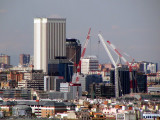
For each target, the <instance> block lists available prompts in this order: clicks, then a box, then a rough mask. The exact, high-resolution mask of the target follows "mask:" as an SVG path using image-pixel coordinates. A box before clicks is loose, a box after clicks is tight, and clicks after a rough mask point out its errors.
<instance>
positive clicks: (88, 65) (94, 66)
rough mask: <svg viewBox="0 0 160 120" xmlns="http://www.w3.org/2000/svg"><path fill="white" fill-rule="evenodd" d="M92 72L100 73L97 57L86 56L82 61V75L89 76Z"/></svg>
mask: <svg viewBox="0 0 160 120" xmlns="http://www.w3.org/2000/svg"><path fill="white" fill-rule="evenodd" d="M90 71H98V59H97V57H96V56H85V57H84V58H83V59H82V60H81V73H83V74H88V73H89V72H90Z"/></svg>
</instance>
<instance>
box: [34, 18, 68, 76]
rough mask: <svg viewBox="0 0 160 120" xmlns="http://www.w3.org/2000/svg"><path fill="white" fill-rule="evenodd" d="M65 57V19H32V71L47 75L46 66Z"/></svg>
mask: <svg viewBox="0 0 160 120" xmlns="http://www.w3.org/2000/svg"><path fill="white" fill-rule="evenodd" d="M65 56H66V19H63V18H35V19H34V69H35V70H43V72H46V73H48V64H52V62H53V61H54V59H56V58H57V57H58V58H59V57H60V58H61V57H62V58H63V57H65Z"/></svg>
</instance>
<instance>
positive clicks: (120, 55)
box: [107, 41, 137, 93]
mask: <svg viewBox="0 0 160 120" xmlns="http://www.w3.org/2000/svg"><path fill="white" fill-rule="evenodd" d="M107 43H108V44H109V45H110V46H111V48H112V49H113V50H114V51H115V52H116V54H117V55H118V56H119V57H120V58H121V59H122V60H123V61H124V62H125V63H126V64H127V65H128V67H129V77H130V93H133V74H132V70H133V69H132V67H133V66H132V64H129V62H128V61H127V60H126V59H125V58H124V57H123V56H122V54H121V53H120V52H119V51H118V50H117V48H116V47H115V46H114V45H113V44H112V43H111V42H110V41H107ZM135 83H136V80H135ZM136 86H137V83H136Z"/></svg>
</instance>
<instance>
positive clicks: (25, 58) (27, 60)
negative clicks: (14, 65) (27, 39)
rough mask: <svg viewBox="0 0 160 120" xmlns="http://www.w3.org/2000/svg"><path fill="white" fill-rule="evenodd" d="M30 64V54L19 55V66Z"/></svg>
mask: <svg viewBox="0 0 160 120" xmlns="http://www.w3.org/2000/svg"><path fill="white" fill-rule="evenodd" d="M29 63H30V54H20V55H19V64H20V65H21V66H23V65H28V64H29Z"/></svg>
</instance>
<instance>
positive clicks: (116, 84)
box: [98, 34, 119, 97]
mask: <svg viewBox="0 0 160 120" xmlns="http://www.w3.org/2000/svg"><path fill="white" fill-rule="evenodd" d="M98 37H99V39H100V40H101V42H102V45H103V47H104V49H105V51H106V52H107V54H108V56H109V58H110V60H111V62H112V64H113V65H114V67H115V96H116V97H119V82H118V67H117V64H116V62H115V61H114V59H113V57H112V55H111V53H110V51H109V49H108V47H107V45H106V44H105V42H104V39H103V37H102V35H101V34H98Z"/></svg>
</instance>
